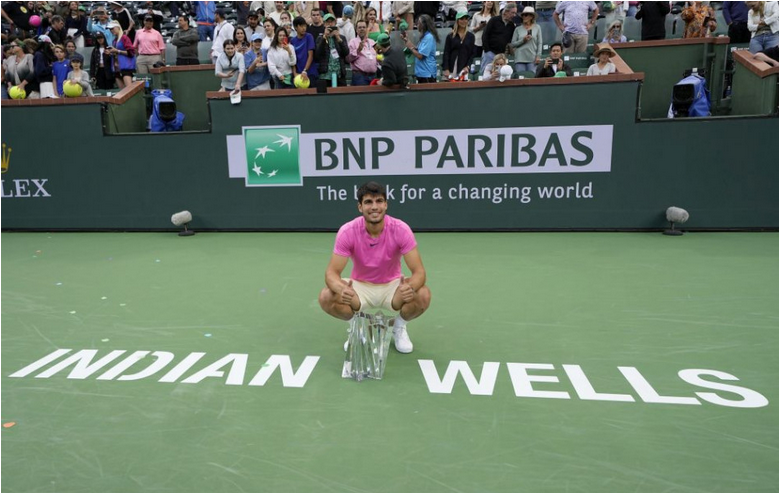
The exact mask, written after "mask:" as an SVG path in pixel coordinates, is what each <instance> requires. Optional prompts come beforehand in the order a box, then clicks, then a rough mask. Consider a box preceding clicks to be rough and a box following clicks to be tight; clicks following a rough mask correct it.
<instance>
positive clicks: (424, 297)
mask: <svg viewBox="0 0 783 495" xmlns="http://www.w3.org/2000/svg"><path fill="white" fill-rule="evenodd" d="M418 295H419V304H420V306H421V310H422V311H426V310H427V308H429V307H430V301H431V300H432V292H431V291H430V288H429V287H427V286H426V285H425V286H424V287H422V288H421V289H419V290H418Z"/></svg>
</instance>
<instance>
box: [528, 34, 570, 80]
mask: <svg viewBox="0 0 783 495" xmlns="http://www.w3.org/2000/svg"><path fill="white" fill-rule="evenodd" d="M562 56H563V44H562V43H560V42H557V43H552V46H550V47H549V57H547V58H546V59H545V60H544V61H543V62H541V64H539V66H538V69H537V70H536V77H554V76H555V74H557V73H558V72H565V73H566V75H567V76H573V75H574V72H573V71H572V70H571V67H570V66H569V65H568V64H567V63H565V62H563V58H562Z"/></svg>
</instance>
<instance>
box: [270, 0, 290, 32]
mask: <svg viewBox="0 0 783 495" xmlns="http://www.w3.org/2000/svg"><path fill="white" fill-rule="evenodd" d="M283 12H287V11H286V10H285V2H275V10H273V11H271V12H270V11H266V16H267V17H271V18H272V19H274V20H275V22H276V23H277V25H278V26H282V25H283V21H282V20H281V19H280V15H281V14H282V13H283Z"/></svg>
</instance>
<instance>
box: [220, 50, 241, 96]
mask: <svg viewBox="0 0 783 495" xmlns="http://www.w3.org/2000/svg"><path fill="white" fill-rule="evenodd" d="M215 75H216V76H217V77H219V78H220V79H221V81H220V91H232V92H233V91H239V89H240V88H241V87H242V81H243V80H244V77H245V57H244V55H241V54H239V53H237V50H236V46H234V40H225V41H224V42H223V51H222V52H220V56H219V57H218V59H217V62H216V63H215Z"/></svg>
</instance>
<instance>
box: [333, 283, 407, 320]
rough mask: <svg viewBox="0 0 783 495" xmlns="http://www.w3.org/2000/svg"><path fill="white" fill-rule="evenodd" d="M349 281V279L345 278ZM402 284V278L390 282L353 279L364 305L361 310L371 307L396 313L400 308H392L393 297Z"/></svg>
mask: <svg viewBox="0 0 783 495" xmlns="http://www.w3.org/2000/svg"><path fill="white" fill-rule="evenodd" d="M343 280H344V281H345V282H346V283H348V279H347V278H344V279H343ZM399 286H400V279H397V280H392V281H391V282H389V283H388V284H371V283H369V282H359V281H357V280H354V281H353V290H354V292H356V295H357V296H359V301H360V302H361V303H362V307H361V308H359V311H368V310H370V309H385V310H387V311H391V312H394V313H396V312H397V311H399V309H394V308H392V298H393V297H394V293H395V292H396V291H397V287H399Z"/></svg>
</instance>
